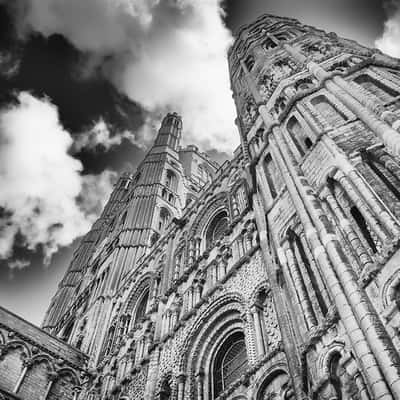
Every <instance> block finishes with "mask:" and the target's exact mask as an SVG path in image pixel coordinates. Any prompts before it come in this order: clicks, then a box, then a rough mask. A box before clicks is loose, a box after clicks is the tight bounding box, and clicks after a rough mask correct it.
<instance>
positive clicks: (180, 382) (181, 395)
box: [177, 372, 186, 400]
mask: <svg viewBox="0 0 400 400" xmlns="http://www.w3.org/2000/svg"><path fill="white" fill-rule="evenodd" d="M185 380H186V374H185V373H183V372H182V373H180V374H179V375H178V376H177V381H178V397H177V400H184V396H185Z"/></svg>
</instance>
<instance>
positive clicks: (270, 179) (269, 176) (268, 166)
mask: <svg viewBox="0 0 400 400" xmlns="http://www.w3.org/2000/svg"><path fill="white" fill-rule="evenodd" d="M273 165H274V164H273V161H272V157H271V154H269V153H268V154H267V155H266V157H265V160H264V173H265V177H266V179H267V183H268V187H269V191H270V193H271V197H272V198H273V199H275V197H276V196H277V195H278V192H277V190H276V187H275V182H274V179H273V177H272V171H271V170H272V168H273Z"/></svg>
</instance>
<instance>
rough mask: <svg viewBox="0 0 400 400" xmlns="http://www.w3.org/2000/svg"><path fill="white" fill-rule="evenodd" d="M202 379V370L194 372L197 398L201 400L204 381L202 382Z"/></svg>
mask: <svg viewBox="0 0 400 400" xmlns="http://www.w3.org/2000/svg"><path fill="white" fill-rule="evenodd" d="M203 379H204V372H203V371H199V372H197V374H196V389H197V400H203V397H204V396H203V395H204V393H203V391H204V387H203V385H204V383H203Z"/></svg>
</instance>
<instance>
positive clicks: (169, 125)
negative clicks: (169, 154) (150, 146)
mask: <svg viewBox="0 0 400 400" xmlns="http://www.w3.org/2000/svg"><path fill="white" fill-rule="evenodd" d="M181 136H182V117H181V116H180V115H178V114H177V113H176V112H173V113H168V114H167V115H166V116H165V117H164V119H163V120H162V123H161V127H160V129H159V131H158V135H157V138H156V140H155V143H154V146H168V147H171V148H172V149H173V150H178V147H179V145H180V140H181Z"/></svg>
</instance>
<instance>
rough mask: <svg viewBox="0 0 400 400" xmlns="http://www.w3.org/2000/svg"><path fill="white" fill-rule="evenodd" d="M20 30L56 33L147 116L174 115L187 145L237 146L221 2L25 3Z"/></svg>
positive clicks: (36, 0)
mask: <svg viewBox="0 0 400 400" xmlns="http://www.w3.org/2000/svg"><path fill="white" fill-rule="evenodd" d="M27 1H28V4H29V7H28V8H27V12H26V14H25V17H24V22H25V27H26V28H28V29H33V30H36V31H39V32H41V33H42V34H44V35H50V34H52V33H61V34H63V35H64V36H66V37H67V38H68V39H69V40H70V41H71V42H72V43H73V44H74V45H75V46H76V47H77V48H79V49H81V50H83V51H86V52H89V53H90V54H92V56H93V59H95V60H98V59H101V57H102V56H111V57H107V62H105V63H104V65H103V71H104V72H105V74H106V75H107V76H109V77H110V79H111V80H112V81H113V82H114V83H115V84H116V85H117V86H118V87H119V88H120V89H121V90H123V91H124V92H125V93H127V94H128V95H129V96H130V97H131V98H132V99H133V100H135V101H138V102H140V103H141V104H142V105H143V106H144V107H145V108H146V109H147V110H149V111H150V112H151V113H154V112H155V111H157V112H160V111H161V112H166V111H167V110H176V111H177V112H178V113H180V114H182V116H183V118H184V127H185V133H186V135H185V138H184V140H185V141H186V142H194V143H196V144H198V145H200V146H202V147H203V148H206V149H207V148H208V149H211V148H217V149H219V150H224V151H230V150H232V149H233V148H234V147H236V146H237V144H238V142H239V140H238V134H237V131H236V128H235V126H234V105H233V101H232V97H231V92H230V84H229V74H228V65H227V60H226V50H227V48H228V47H229V45H230V43H231V41H232V37H231V34H230V32H229V31H228V30H227V29H226V27H225V26H224V24H223V22H222V19H221V13H222V10H221V6H220V3H221V0H201V1H199V0H85V1H82V0H27Z"/></svg>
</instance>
